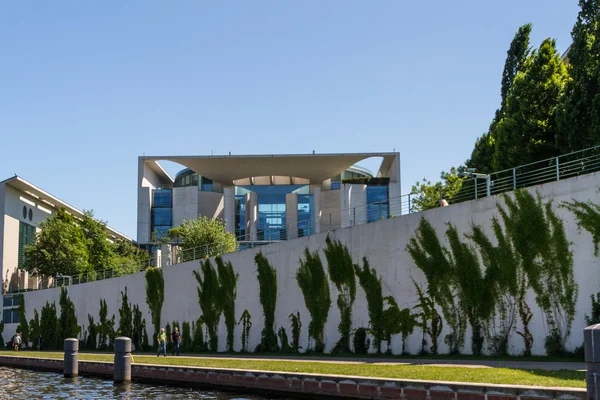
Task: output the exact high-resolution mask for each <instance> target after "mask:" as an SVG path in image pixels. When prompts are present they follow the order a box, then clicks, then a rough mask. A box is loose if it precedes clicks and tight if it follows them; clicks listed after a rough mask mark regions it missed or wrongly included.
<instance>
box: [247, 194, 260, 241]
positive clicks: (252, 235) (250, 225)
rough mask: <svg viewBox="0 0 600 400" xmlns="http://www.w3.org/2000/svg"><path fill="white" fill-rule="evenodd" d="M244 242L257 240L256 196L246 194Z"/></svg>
mask: <svg viewBox="0 0 600 400" xmlns="http://www.w3.org/2000/svg"><path fill="white" fill-rule="evenodd" d="M246 240H258V195H257V194H256V193H255V192H250V193H246Z"/></svg>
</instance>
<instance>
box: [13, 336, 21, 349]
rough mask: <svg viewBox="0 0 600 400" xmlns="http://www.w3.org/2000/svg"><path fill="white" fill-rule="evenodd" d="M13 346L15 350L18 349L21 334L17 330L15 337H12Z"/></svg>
mask: <svg viewBox="0 0 600 400" xmlns="http://www.w3.org/2000/svg"><path fill="white" fill-rule="evenodd" d="M13 346H14V348H15V351H19V347H21V334H20V333H19V332H17V334H16V335H15V338H14V339H13Z"/></svg>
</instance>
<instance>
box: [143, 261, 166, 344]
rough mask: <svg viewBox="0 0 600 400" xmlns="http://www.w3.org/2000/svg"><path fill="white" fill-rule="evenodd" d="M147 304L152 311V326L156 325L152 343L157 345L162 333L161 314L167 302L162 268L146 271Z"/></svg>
mask: <svg viewBox="0 0 600 400" xmlns="http://www.w3.org/2000/svg"><path fill="white" fill-rule="evenodd" d="M145 277H146V304H148V308H149V309H150V315H151V316H152V325H154V335H153V336H152V343H156V340H155V339H156V337H157V336H158V332H159V331H160V314H161V312H162V306H163V302H164V301H165V280H164V277H163V273H162V269H161V268H148V269H146V274H145Z"/></svg>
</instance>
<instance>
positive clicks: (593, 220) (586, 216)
mask: <svg viewBox="0 0 600 400" xmlns="http://www.w3.org/2000/svg"><path fill="white" fill-rule="evenodd" d="M560 206H561V207H564V208H566V209H567V210H569V211H571V212H572V213H573V214H574V215H575V220H576V221H577V226H578V227H579V229H585V230H586V231H588V232H589V233H590V234H591V235H592V240H593V243H594V255H595V256H598V253H599V251H600V205H598V204H595V203H592V202H591V201H588V202H587V203H584V202H582V201H577V200H573V201H571V202H566V201H564V202H562V203H561V205H560Z"/></svg>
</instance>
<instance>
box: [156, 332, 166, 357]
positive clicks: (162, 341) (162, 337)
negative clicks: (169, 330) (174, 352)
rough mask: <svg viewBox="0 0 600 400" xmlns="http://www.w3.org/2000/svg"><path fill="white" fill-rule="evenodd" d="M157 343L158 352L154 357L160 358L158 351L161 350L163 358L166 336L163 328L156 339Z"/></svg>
mask: <svg viewBox="0 0 600 400" xmlns="http://www.w3.org/2000/svg"><path fill="white" fill-rule="evenodd" d="M156 340H157V341H158V352H157V353H156V357H159V356H160V351H161V350H162V352H163V354H164V356H165V357H166V356H167V334H166V333H165V328H160V333H159V334H158V336H157V337H156Z"/></svg>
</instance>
